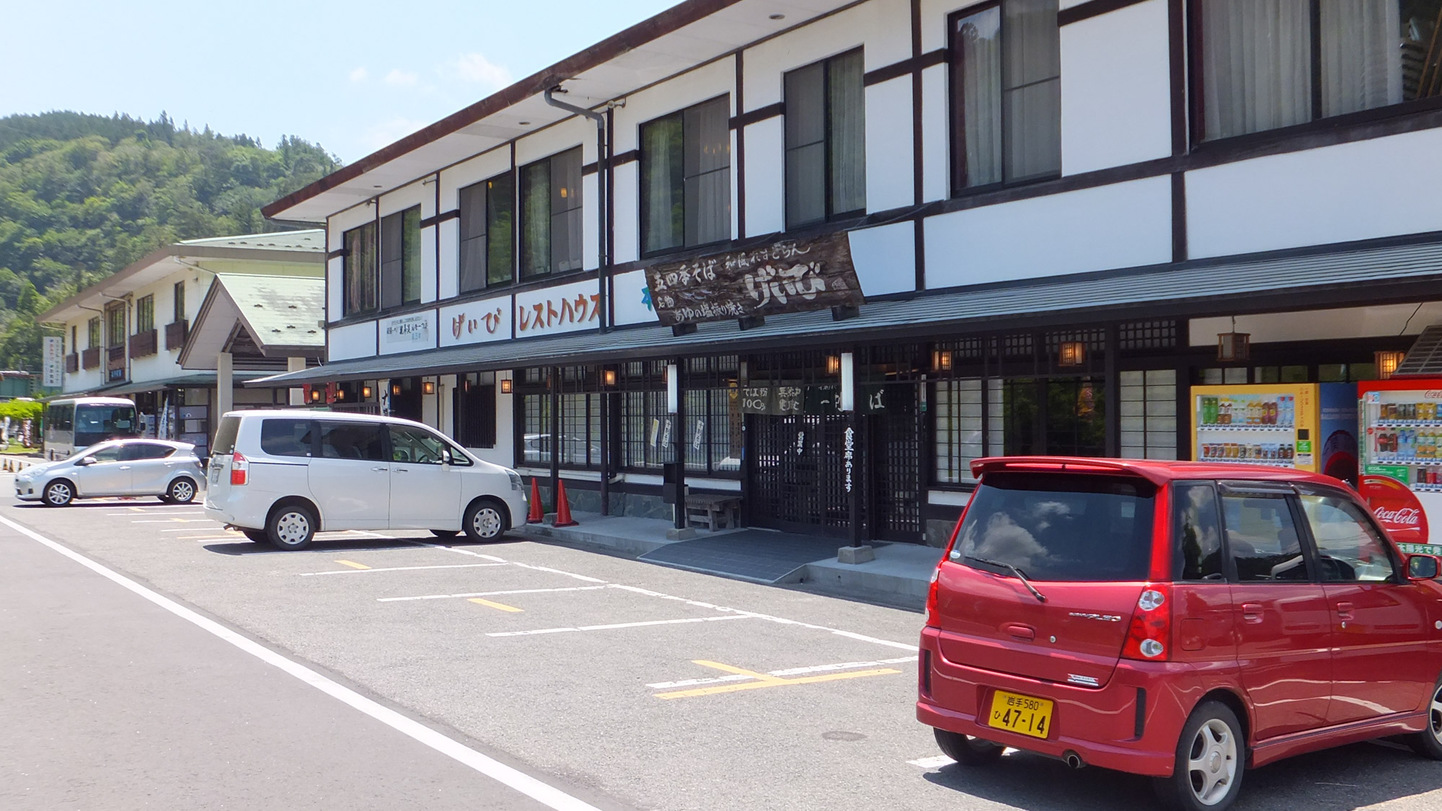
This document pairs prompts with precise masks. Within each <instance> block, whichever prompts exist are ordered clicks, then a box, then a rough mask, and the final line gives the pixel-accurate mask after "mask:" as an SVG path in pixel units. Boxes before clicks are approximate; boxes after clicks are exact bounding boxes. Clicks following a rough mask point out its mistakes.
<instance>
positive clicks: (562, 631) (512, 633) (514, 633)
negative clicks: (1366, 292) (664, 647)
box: [486, 615, 751, 636]
mask: <svg viewBox="0 0 1442 811" xmlns="http://www.w3.org/2000/svg"><path fill="white" fill-rule="evenodd" d="M744 619H751V617H743V616H740V615H731V616H725V617H689V618H687V619H683V620H651V621H649V622H618V623H615V624H614V625H581V626H578V627H575V628H542V629H540V630H536V631H500V632H497V633H491V634H486V636H539V635H541V634H572V633H576V632H578V631H615V630H618V629H621V628H645V627H647V626H650V625H686V624H689V623H693V622H722V621H725V620H744Z"/></svg>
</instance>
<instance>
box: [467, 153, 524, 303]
mask: <svg viewBox="0 0 1442 811" xmlns="http://www.w3.org/2000/svg"><path fill="white" fill-rule="evenodd" d="M514 194H515V182H514V181H513V180H512V178H511V173H510V172H506V173H505V174H503V175H497V176H496V177H493V178H491V179H490V180H486V181H483V182H481V183H477V184H475V185H473V186H467V187H465V188H464V189H461V272H460V285H461V292H462V293H470V292H474V291H476V290H483V289H485V288H487V287H491V286H494V285H498V284H508V283H510V282H511V281H513V280H514V279H515V261H516V260H515V239H514V238H513V237H512V232H513V229H514V227H515V216H514V214H515V210H516V204H515V200H514V199H513V198H514Z"/></svg>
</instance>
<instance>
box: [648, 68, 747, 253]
mask: <svg viewBox="0 0 1442 811" xmlns="http://www.w3.org/2000/svg"><path fill="white" fill-rule="evenodd" d="M730 115H731V102H730V99H729V98H728V97H726V96H721V97H720V98H716V99H712V100H711V101H707V102H703V103H701V104H698V105H696V106H694V107H690V108H687V109H685V110H681V111H679V112H675V113H672V114H671V115H668V116H665V117H664V118H658V119H656V120H655V121H651V122H648V123H646V124H642V125H641V252H642V253H644V254H654V253H658V252H661V251H665V250H669V249H672V248H682V247H687V248H689V247H693V246H695V245H705V244H707V243H709V242H720V241H722V240H725V239H730V237H731V171H730V170H731V129H730Z"/></svg>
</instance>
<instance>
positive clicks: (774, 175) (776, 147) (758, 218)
mask: <svg viewBox="0 0 1442 811" xmlns="http://www.w3.org/2000/svg"><path fill="white" fill-rule="evenodd" d="M747 99H748V101H747V103H748V104H749V103H750V97H749V96H748V97H747ZM785 144H786V141H785V134H784V131H783V129H782V121H781V118H780V117H779V116H778V117H776V118H769V119H767V120H765V121H759V122H757V123H755V124H752V125H751V126H749V127H747V128H746V236H748V237H754V236H760V235H762V234H772V233H776V232H779V231H784V230H786V163H785V156H784V154H785Z"/></svg>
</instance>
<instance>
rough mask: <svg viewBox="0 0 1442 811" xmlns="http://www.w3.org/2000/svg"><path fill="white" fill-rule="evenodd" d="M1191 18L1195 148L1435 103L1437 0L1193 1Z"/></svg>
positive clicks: (1440, 7)
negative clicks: (1197, 109)
mask: <svg viewBox="0 0 1442 811" xmlns="http://www.w3.org/2000/svg"><path fill="white" fill-rule="evenodd" d="M1194 11H1195V17H1194V25H1195V28H1196V30H1197V31H1198V34H1197V40H1196V46H1197V47H1196V49H1195V57H1196V60H1197V61H1198V62H1199V63H1200V71H1199V73H1200V81H1201V87H1200V88H1199V90H1198V94H1199V99H1200V103H1201V116H1200V122H1199V130H1200V131H1199V133H1198V135H1199V136H1200V138H1201V139H1203V140H1209V139H1213V138H1227V137H1230V136H1233V135H1244V134H1246V133H1250V132H1262V131H1264V130H1270V129H1276V128H1278V127H1286V126H1290V125H1293V124H1302V123H1306V122H1308V121H1312V120H1315V119H1318V118H1326V117H1329V116H1335V115H1342V114H1344V113H1353V112H1357V111H1360V110H1371V109H1375V108H1378V107H1385V106H1388V105H1392V104H1401V103H1402V102H1407V101H1414V100H1417V99H1424V98H1431V97H1435V96H1437V95H1442V77H1439V72H1438V68H1437V65H1436V64H1435V54H1436V50H1435V49H1437V48H1438V47H1439V46H1442V43H1439V42H1437V41H1436V39H1435V37H1436V31H1437V23H1438V18H1439V16H1438V15H1439V12H1442V0H1198V2H1197V5H1196V6H1195V7H1194ZM1314 26H1315V30H1314ZM1429 55H1431V57H1432V59H1433V60H1434V61H1432V62H1429Z"/></svg>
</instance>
